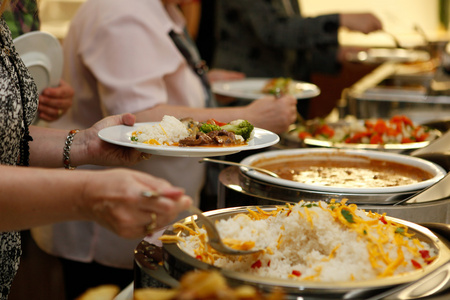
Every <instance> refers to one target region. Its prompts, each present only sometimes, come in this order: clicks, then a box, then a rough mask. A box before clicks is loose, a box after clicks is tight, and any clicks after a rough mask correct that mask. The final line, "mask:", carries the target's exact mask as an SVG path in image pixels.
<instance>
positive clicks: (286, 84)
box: [261, 77, 292, 95]
mask: <svg viewBox="0 0 450 300" xmlns="http://www.w3.org/2000/svg"><path fill="white" fill-rule="evenodd" d="M291 82H292V78H285V77H278V78H272V79H270V80H269V81H268V82H267V83H266V84H265V85H264V87H263V88H262V90H261V91H262V92H263V93H264V94H272V95H279V94H281V95H286V94H290V93H291Z"/></svg>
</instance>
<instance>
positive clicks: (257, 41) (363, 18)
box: [211, 0, 382, 118]
mask: <svg viewBox="0 0 450 300" xmlns="http://www.w3.org/2000/svg"><path fill="white" fill-rule="evenodd" d="M215 3H216V9H215V23H214V26H215V44H214V49H215V51H214V53H213V56H212V64H211V65H212V67H214V68H224V69H228V70H235V71H239V72H243V73H244V74H245V75H246V76H247V77H268V78H271V77H290V78H292V79H294V80H300V81H306V82H310V80H311V74H312V72H319V73H337V72H338V71H339V70H340V63H341V61H342V59H343V57H344V56H345V54H344V50H346V51H349V50H351V49H341V48H340V47H339V42H338V29H339V28H341V27H345V28H348V29H349V30H355V31H360V32H363V33H366V34H367V33H370V32H373V31H377V30H381V29H382V24H381V22H380V20H379V19H378V18H377V17H376V16H374V15H373V14H371V13H354V14H353V13H352V14H328V15H321V16H317V17H314V18H312V17H308V18H305V17H302V15H301V11H300V6H299V2H298V1H297V0H273V1H265V0H215ZM307 110H308V101H299V112H300V113H301V114H302V115H303V117H305V118H306V117H307Z"/></svg>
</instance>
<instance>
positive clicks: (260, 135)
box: [98, 122, 280, 157]
mask: <svg viewBox="0 0 450 300" xmlns="http://www.w3.org/2000/svg"><path fill="white" fill-rule="evenodd" d="M157 124H159V122H148V123H136V124H135V125H134V126H125V125H117V126H112V127H107V128H104V129H102V130H100V132H99V133H98V136H99V137H100V139H102V140H103V141H106V142H108V143H112V144H115V145H119V146H125V147H131V148H135V149H136V150H139V151H142V152H146V153H151V154H155V155H162V156H181V157H210V156H221V155H229V154H233V153H237V152H240V151H245V150H255V149H261V148H266V147H270V146H272V145H274V144H276V143H278V142H279V140H280V138H279V136H278V135H277V134H275V133H273V132H271V131H268V130H265V129H261V128H255V129H254V133H253V138H252V139H251V140H249V141H248V142H247V143H246V144H243V145H237V146H184V147H182V146H178V145H173V146H172V145H171V146H169V145H150V144H146V143H140V142H136V141H132V136H133V133H134V132H136V130H137V129H138V128H140V127H141V126H153V125H157Z"/></svg>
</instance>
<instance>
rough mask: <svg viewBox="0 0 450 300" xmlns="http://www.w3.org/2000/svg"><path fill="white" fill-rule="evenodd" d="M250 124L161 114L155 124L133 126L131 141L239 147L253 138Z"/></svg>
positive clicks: (155, 143)
mask: <svg viewBox="0 0 450 300" xmlns="http://www.w3.org/2000/svg"><path fill="white" fill-rule="evenodd" d="M253 131H254V126H253V125H252V124H251V123H250V122H248V121H247V120H234V121H231V122H230V123H223V122H219V121H216V120H214V119H209V120H207V121H205V122H199V121H194V120H193V119H192V118H185V119H181V120H179V119H177V118H175V117H173V116H164V117H163V119H162V121H161V122H159V123H157V124H146V125H143V126H140V127H139V128H137V129H136V130H135V131H134V132H133V133H132V135H131V141H133V142H139V143H145V144H149V145H153V146H161V145H167V146H180V147H189V146H221V147H222V146H230V147H231V146H241V145H246V144H247V143H248V141H250V140H251V139H252V138H253V134H254V132H253Z"/></svg>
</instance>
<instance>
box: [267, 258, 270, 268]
mask: <svg viewBox="0 0 450 300" xmlns="http://www.w3.org/2000/svg"><path fill="white" fill-rule="evenodd" d="M267 266H268V267H270V259H269V261H268V262H267Z"/></svg>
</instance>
